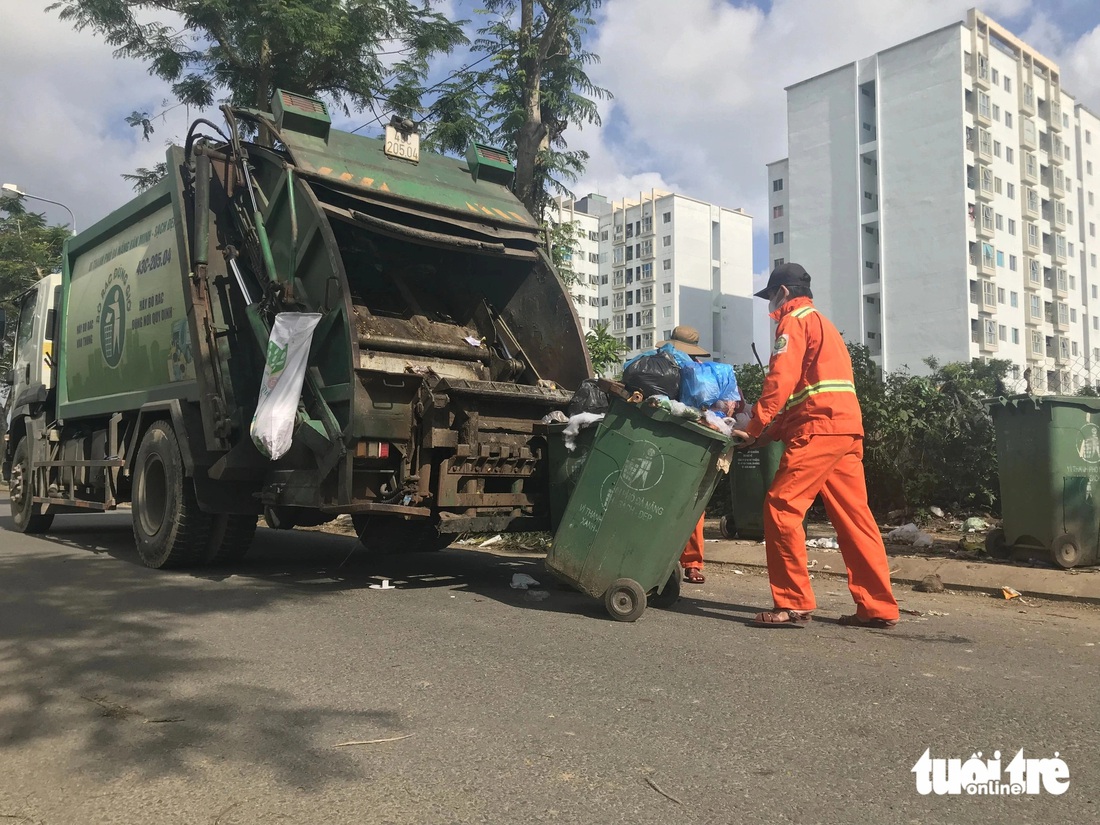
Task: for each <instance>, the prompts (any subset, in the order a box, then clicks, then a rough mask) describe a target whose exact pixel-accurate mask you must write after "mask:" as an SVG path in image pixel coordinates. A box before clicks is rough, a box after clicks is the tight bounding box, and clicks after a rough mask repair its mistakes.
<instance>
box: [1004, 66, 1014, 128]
mask: <svg viewBox="0 0 1100 825" xmlns="http://www.w3.org/2000/svg"><path fill="white" fill-rule="evenodd" d="M1005 80H1008V78H1007V77H1006V78H1005ZM1011 125H1012V112H1009V111H1007V110H1005V126H1011Z"/></svg>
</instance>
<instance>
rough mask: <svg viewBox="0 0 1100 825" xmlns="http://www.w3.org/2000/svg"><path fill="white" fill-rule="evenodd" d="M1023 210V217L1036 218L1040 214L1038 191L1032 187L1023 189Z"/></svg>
mask: <svg viewBox="0 0 1100 825" xmlns="http://www.w3.org/2000/svg"><path fill="white" fill-rule="evenodd" d="M1023 211H1024V217H1025V218H1038V217H1039V216H1040V214H1041V212H1040V211H1039V193H1038V192H1036V191H1035V190H1034V189H1026V190H1024V197H1023Z"/></svg>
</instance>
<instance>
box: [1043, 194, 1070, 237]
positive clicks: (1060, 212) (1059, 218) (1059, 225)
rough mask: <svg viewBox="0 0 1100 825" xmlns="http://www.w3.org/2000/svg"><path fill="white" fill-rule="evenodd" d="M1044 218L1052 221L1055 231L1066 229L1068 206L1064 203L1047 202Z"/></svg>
mask: <svg viewBox="0 0 1100 825" xmlns="http://www.w3.org/2000/svg"><path fill="white" fill-rule="evenodd" d="M1043 218H1044V219H1045V220H1048V221H1050V225H1051V227H1053V228H1054V229H1059V230H1061V229H1065V228H1066V205H1065V204H1064V203H1062V201H1060V200H1058V201H1047V202H1046V203H1045V204H1043Z"/></svg>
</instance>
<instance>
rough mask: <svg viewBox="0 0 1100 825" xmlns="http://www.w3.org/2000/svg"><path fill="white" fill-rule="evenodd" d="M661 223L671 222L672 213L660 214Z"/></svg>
mask: <svg viewBox="0 0 1100 825" xmlns="http://www.w3.org/2000/svg"><path fill="white" fill-rule="evenodd" d="M661 223H672V213H671V212H665V213H664V214H663V215H661Z"/></svg>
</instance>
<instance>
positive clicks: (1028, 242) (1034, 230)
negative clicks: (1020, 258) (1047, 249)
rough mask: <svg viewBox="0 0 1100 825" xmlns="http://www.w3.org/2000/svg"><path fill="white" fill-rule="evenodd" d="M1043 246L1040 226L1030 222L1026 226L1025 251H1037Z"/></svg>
mask: <svg viewBox="0 0 1100 825" xmlns="http://www.w3.org/2000/svg"><path fill="white" fill-rule="evenodd" d="M1040 249H1042V246H1040V244H1039V227H1038V226H1036V225H1035V224H1033V223H1029V224H1027V225H1026V226H1025V227H1024V251H1025V252H1031V253H1037V252H1038V251H1039V250H1040Z"/></svg>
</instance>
